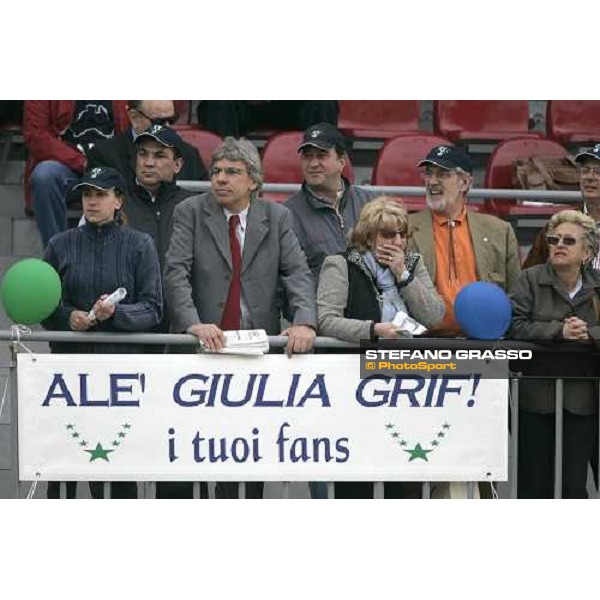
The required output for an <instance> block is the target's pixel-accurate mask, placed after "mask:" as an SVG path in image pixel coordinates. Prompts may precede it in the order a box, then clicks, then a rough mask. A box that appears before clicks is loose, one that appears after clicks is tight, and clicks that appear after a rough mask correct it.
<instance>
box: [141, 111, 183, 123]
mask: <svg viewBox="0 0 600 600" xmlns="http://www.w3.org/2000/svg"><path fill="white" fill-rule="evenodd" d="M135 110H136V111H137V112H138V113H139V114H140V115H142V117H144V118H146V119H148V121H150V123H152V125H162V126H163V127H164V126H165V125H166V126H168V127H169V126H171V125H175V123H177V121H178V119H179V115H178V114H177V113H175V114H174V115H171V116H169V117H155V118H152V117H150V116H148V115H147V114H146V113H145V112H144V111H143V110H140V109H139V108H136V109H135Z"/></svg>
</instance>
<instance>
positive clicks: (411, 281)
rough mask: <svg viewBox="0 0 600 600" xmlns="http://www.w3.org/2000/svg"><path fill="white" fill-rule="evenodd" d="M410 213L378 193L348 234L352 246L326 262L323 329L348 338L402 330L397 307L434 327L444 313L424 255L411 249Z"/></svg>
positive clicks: (321, 280) (321, 304) (394, 333)
mask: <svg viewBox="0 0 600 600" xmlns="http://www.w3.org/2000/svg"><path fill="white" fill-rule="evenodd" d="M407 240H408V215H407V212H406V208H405V207H404V205H403V204H401V203H400V202H399V201H396V200H392V199H391V198H388V197H386V196H380V197H378V198H374V199H373V200H371V201H370V202H368V203H367V204H365V206H364V207H363V209H362V211H361V213H360V217H359V219H358V221H357V223H356V226H355V227H354V229H353V230H352V231H351V233H350V238H349V247H348V251H347V252H344V253H342V254H338V255H335V256H329V257H328V258H326V259H325V262H324V263H323V268H322V270H321V276H320V278H319V288H318V292H317V306H318V321H319V334H320V335H324V336H332V337H337V338H339V339H342V340H347V341H350V342H358V341H359V340H361V339H375V338H377V337H384V338H394V337H397V336H398V335H399V331H398V328H397V326H396V325H394V324H393V323H392V321H393V320H394V317H395V316H396V314H397V313H398V312H399V311H403V312H405V313H407V314H408V315H409V316H410V317H412V318H413V319H415V320H416V321H418V322H419V323H421V324H422V325H424V326H425V327H426V328H429V327H432V326H433V325H436V324H437V323H439V321H441V319H442V317H443V316H444V303H443V301H442V299H441V298H440V296H439V295H438V293H437V291H436V290H435V287H434V285H433V283H432V281H431V277H430V276H429V273H428V272H427V268H426V267H425V264H424V262H423V260H422V259H421V255H420V254H417V253H414V252H408V251H407V249H406V245H407Z"/></svg>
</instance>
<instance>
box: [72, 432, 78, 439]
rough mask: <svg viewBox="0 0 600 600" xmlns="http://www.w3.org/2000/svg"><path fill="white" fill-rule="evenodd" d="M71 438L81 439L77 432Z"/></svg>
mask: <svg viewBox="0 0 600 600" xmlns="http://www.w3.org/2000/svg"><path fill="white" fill-rule="evenodd" d="M71 437H73V438H78V437H79V434H78V433H77V432H75V433H72V434H71Z"/></svg>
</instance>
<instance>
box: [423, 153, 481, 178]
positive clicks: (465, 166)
mask: <svg viewBox="0 0 600 600" xmlns="http://www.w3.org/2000/svg"><path fill="white" fill-rule="evenodd" d="M423 165H436V166H437V167H441V168H442V169H447V170H449V169H462V170H463V171H465V172H467V173H469V174H471V173H473V163H472V162H471V159H470V157H469V155H468V154H467V153H466V152H465V151H464V150H463V149H462V148H459V147H458V146H436V147H435V148H432V149H431V150H430V151H429V154H428V155H427V156H426V157H425V158H424V159H423V160H422V161H421V162H420V163H419V164H418V165H417V166H418V167H422V166H423Z"/></svg>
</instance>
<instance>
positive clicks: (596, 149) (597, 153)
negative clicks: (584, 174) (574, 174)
mask: <svg viewBox="0 0 600 600" xmlns="http://www.w3.org/2000/svg"><path fill="white" fill-rule="evenodd" d="M588 156H589V157H591V158H595V159H596V160H600V143H599V144H594V146H593V147H592V148H590V149H589V150H586V151H585V152H580V153H579V154H578V155H577V156H576V157H575V162H583V160H584V159H585V158H586V157H588Z"/></svg>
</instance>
